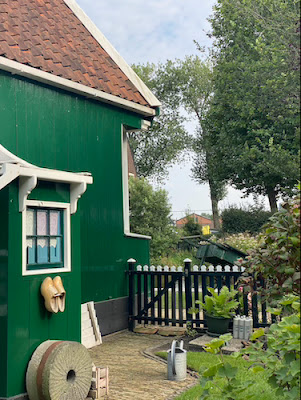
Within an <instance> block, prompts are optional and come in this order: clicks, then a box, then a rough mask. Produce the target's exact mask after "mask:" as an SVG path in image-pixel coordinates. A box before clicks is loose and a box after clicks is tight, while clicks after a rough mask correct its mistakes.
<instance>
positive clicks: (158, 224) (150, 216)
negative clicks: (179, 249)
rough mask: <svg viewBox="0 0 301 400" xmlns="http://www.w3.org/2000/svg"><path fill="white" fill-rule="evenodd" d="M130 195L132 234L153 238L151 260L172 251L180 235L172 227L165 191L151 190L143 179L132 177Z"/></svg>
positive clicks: (169, 207) (149, 185)
mask: <svg viewBox="0 0 301 400" xmlns="http://www.w3.org/2000/svg"><path fill="white" fill-rule="evenodd" d="M129 192H130V225H131V232H133V233H139V234H142V235H149V236H151V237H152V240H151V243H150V254H151V258H158V257H161V256H165V255H168V254H169V253H171V252H172V251H175V249H176V245H177V242H178V239H179V235H177V233H176V232H175V229H174V227H173V225H172V224H171V219H170V214H171V206H170V204H169V202H168V193H167V192H166V190H163V189H159V190H155V189H153V187H152V186H151V184H150V183H148V182H147V180H146V179H144V178H141V179H138V178H131V179H130V180H129Z"/></svg>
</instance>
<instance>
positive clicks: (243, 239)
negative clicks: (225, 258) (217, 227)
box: [210, 232, 262, 254]
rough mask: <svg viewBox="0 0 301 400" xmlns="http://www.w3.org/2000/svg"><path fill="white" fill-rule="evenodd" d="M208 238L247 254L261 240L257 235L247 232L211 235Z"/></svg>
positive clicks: (258, 244) (257, 245)
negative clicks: (221, 235)
mask: <svg viewBox="0 0 301 400" xmlns="http://www.w3.org/2000/svg"><path fill="white" fill-rule="evenodd" d="M210 240H212V241H214V242H217V243H221V244H228V245H229V246H232V247H235V248H236V249H238V250H240V251H242V252H244V253H247V254H249V253H250V251H251V250H252V249H255V248H257V247H259V246H260V244H261V242H262V239H261V238H260V237H259V236H258V235H255V236H254V235H251V234H250V233H248V232H244V233H233V234H232V235H225V236H223V237H221V238H217V237H216V236H212V237H211V238H210Z"/></svg>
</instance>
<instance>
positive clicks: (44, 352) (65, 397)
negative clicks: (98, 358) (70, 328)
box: [26, 340, 92, 400]
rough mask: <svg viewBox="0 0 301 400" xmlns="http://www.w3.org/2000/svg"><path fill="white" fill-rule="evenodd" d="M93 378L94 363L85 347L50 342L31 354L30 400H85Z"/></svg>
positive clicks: (28, 382) (63, 342)
mask: <svg viewBox="0 0 301 400" xmlns="http://www.w3.org/2000/svg"><path fill="white" fill-rule="evenodd" d="M91 378H92V361H91V357H90V354H89V352H88V350H87V349H86V348H85V347H84V346H83V345H81V344H80V343H77V342H66V341H56V340H48V341H46V342H44V343H42V344H41V345H40V346H39V347H38V348H37V349H36V351H35V352H34V353H33V355H32V358H31V360H30V362H29V365H28V369H27V373H26V388H27V393H28V396H29V399H30V400H84V399H86V397H87V395H88V392H89V389H90V386H91Z"/></svg>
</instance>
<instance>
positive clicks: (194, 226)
mask: <svg viewBox="0 0 301 400" xmlns="http://www.w3.org/2000/svg"><path fill="white" fill-rule="evenodd" d="M186 220H187V222H186V224H185V225H184V226H183V228H182V232H181V234H182V235H183V236H194V235H201V234H202V227H201V225H200V224H198V223H197V222H194V220H193V218H192V217H191V216H189V215H188V216H186Z"/></svg>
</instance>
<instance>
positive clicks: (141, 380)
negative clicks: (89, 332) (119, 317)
mask: <svg viewBox="0 0 301 400" xmlns="http://www.w3.org/2000/svg"><path fill="white" fill-rule="evenodd" d="M168 341H169V342H170V343H171V341H172V339H171V338H169V339H167V338H166V337H162V336H159V335H141V334H135V333H131V332H128V331H122V332H120V333H117V334H113V335H108V336H106V337H104V338H103V344H101V345H100V346H97V347H94V348H93V349H91V350H90V354H91V357H92V360H93V362H94V363H95V365H96V366H104V367H105V366H108V367H109V378H110V393H109V399H110V400H167V399H172V398H174V397H175V396H176V395H177V394H179V393H180V392H181V391H183V390H185V389H186V388H188V387H189V386H192V385H193V384H195V383H197V379H196V378H195V377H192V376H190V375H189V374H187V379H186V380H185V381H184V382H174V381H168V380H167V378H166V374H167V366H166V364H163V363H162V362H159V361H156V360H154V359H151V358H148V357H146V356H145V355H144V354H143V351H145V350H146V349H148V348H152V347H156V346H161V345H163V344H164V343H166V342H168Z"/></svg>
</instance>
